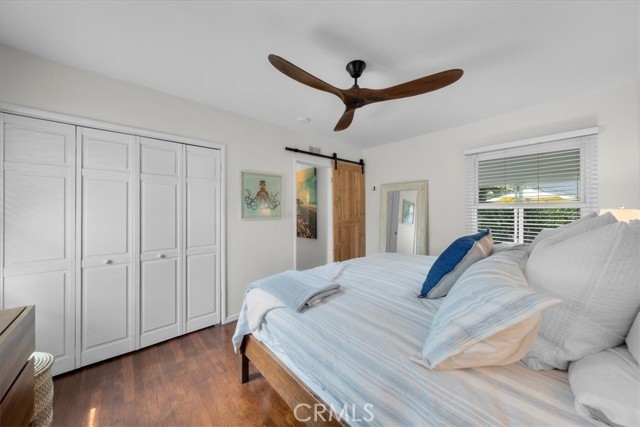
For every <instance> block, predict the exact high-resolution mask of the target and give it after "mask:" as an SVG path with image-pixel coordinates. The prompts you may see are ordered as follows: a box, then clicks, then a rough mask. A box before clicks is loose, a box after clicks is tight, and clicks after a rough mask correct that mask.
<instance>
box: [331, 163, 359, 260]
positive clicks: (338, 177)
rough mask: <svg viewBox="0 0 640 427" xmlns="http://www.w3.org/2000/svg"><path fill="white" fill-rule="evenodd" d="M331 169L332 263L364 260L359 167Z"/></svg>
mask: <svg viewBox="0 0 640 427" xmlns="http://www.w3.org/2000/svg"><path fill="white" fill-rule="evenodd" d="M337 163H338V166H337V169H336V168H335V167H334V168H333V260H334V261H344V260H347V259H351V258H357V257H361V256H364V253H365V247H364V227H365V225H364V173H363V169H362V166H360V165H356V164H351V163H344V162H337Z"/></svg>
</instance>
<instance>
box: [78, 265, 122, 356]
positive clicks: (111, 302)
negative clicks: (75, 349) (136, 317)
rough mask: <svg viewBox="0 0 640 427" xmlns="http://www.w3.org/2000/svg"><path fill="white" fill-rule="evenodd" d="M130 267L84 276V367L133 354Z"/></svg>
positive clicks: (88, 271)
mask: <svg viewBox="0 0 640 427" xmlns="http://www.w3.org/2000/svg"><path fill="white" fill-rule="evenodd" d="M130 276H131V275H130V273H129V265H128V264H120V265H108V266H102V267H89V268H85V269H84V271H83V274H82V320H83V321H82V351H83V356H82V363H83V364H84V365H86V364H88V363H93V362H96V361H99V360H103V359H106V358H109V357H112V356H115V355H118V354H122V353H126V352H128V351H132V350H133V340H132V336H131V335H132V331H131V330H132V328H131V325H132V318H131V312H130V304H131V301H130V295H131V294H132V292H131V291H132V289H131V280H130Z"/></svg>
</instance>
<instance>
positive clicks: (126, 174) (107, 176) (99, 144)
mask: <svg viewBox="0 0 640 427" xmlns="http://www.w3.org/2000/svg"><path fill="white" fill-rule="evenodd" d="M78 135H79V140H80V144H81V146H80V150H78V164H79V170H80V174H81V177H79V179H78V182H79V183H80V185H81V189H80V193H81V197H80V198H79V199H78V204H79V208H80V215H79V216H80V230H81V235H82V244H81V259H82V271H81V283H82V285H81V296H82V297H81V304H80V307H81V318H82V320H81V328H82V329H81V343H82V347H81V361H82V365H83V366H84V365H87V364H90V363H93V362H97V361H99V360H103V359H107V358H109V357H112V356H115V355H118V354H122V353H126V352H128V351H132V350H134V348H135V341H134V330H135V320H134V319H135V317H134V316H135V311H134V310H135V305H134V300H135V293H134V292H135V288H134V286H135V280H134V278H135V275H134V273H135V264H134V256H133V254H134V253H135V252H134V247H133V242H134V240H135V239H134V230H133V224H134V221H133V209H132V208H133V206H134V195H133V185H132V182H133V176H134V175H133V172H134V170H133V165H134V161H133V146H134V141H135V138H134V137H133V136H131V135H125V134H120V133H114V132H105V131H98V130H94V129H86V128H80V129H79V131H78Z"/></svg>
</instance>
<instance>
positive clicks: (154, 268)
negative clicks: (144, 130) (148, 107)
mask: <svg viewBox="0 0 640 427" xmlns="http://www.w3.org/2000/svg"><path fill="white" fill-rule="evenodd" d="M183 149H184V146H183V145H182V144H175V143H170V142H166V141H159V140H153V139H148V138H141V140H140V261H141V264H140V310H141V311H140V315H141V319H140V345H141V346H142V347H145V346H148V345H151V344H155V343H157V342H160V341H164V340H167V339H169V338H173V337H176V336H178V335H181V334H182V333H184V314H183V313H184V308H183V305H184V295H183V294H184V286H182V284H183V283H184V278H183V276H184V274H183V273H184V271H183V252H184V251H183V247H184V246H183V244H182V239H183V232H182V224H183V222H182V216H183V214H182V211H183V206H184V203H183V200H182V186H183V185H182V152H183Z"/></svg>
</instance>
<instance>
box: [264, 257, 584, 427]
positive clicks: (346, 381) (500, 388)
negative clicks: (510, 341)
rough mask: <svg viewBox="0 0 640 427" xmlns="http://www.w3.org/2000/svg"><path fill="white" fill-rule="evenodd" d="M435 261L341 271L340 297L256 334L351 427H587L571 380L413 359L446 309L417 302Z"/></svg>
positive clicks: (283, 315) (364, 262)
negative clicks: (443, 367) (430, 365)
mask: <svg viewBox="0 0 640 427" xmlns="http://www.w3.org/2000/svg"><path fill="white" fill-rule="evenodd" d="M434 260H435V257H426V256H412V255H398V254H378V255H374V256H370V257H366V258H358V259H355V260H350V261H346V262H344V263H341V264H340V265H341V267H342V271H341V273H340V275H339V277H338V278H337V281H338V283H339V284H340V289H341V291H340V292H339V293H338V294H335V295H332V296H330V297H328V298H327V299H326V300H324V301H322V302H321V303H320V304H318V305H317V306H315V307H313V308H310V309H307V310H305V311H303V312H302V313H299V312H295V311H293V310H291V309H288V308H274V309H272V310H271V311H269V312H268V313H266V315H265V316H264V319H263V321H262V323H261V325H260V326H259V329H258V331H256V332H255V333H254V335H256V337H257V338H258V339H260V340H261V341H263V342H265V344H266V345H267V346H268V347H270V348H271V349H272V350H273V351H274V352H275V353H276V354H278V355H279V356H280V358H281V359H282V360H283V362H284V363H285V364H287V365H288V366H289V367H290V368H291V369H292V370H293V371H294V372H295V373H297V374H298V375H299V376H300V377H301V379H302V380H303V381H305V383H306V384H307V385H308V386H309V387H310V388H311V389H312V390H313V391H314V392H316V393H317V394H318V395H319V396H320V397H321V398H322V399H323V400H325V402H327V403H328V404H329V405H332V406H333V407H334V409H336V410H337V412H341V411H342V412H343V415H346V416H347V418H348V421H349V423H350V424H352V425H360V424H361V425H384V426H394V425H402V426H408V425H415V426H432V425H452V426H477V425H485V426H506V425H514V426H533V425H552V426H569V425H583V424H585V421H584V420H583V419H581V418H580V417H579V415H578V414H576V412H575V409H574V396H573V394H572V392H571V388H570V387H569V383H568V379H567V373H566V372H565V371H557V370H556V371H533V370H530V369H529V368H527V367H526V366H525V365H524V364H522V363H521V362H517V363H514V364H511V365H507V366H502V367H487V368H476V369H463V370H453V371H440V370H429V369H427V368H425V367H423V366H421V365H418V364H416V363H414V362H412V361H411V360H410V359H409V357H410V356H414V355H416V354H417V353H419V352H420V349H421V348H422V345H423V343H424V340H425V338H426V336H427V333H428V331H429V326H430V324H431V321H432V319H433V316H434V315H435V312H436V310H437V308H438V306H439V305H440V301H439V300H427V299H419V298H416V295H417V294H418V292H419V290H420V287H421V285H422V282H423V280H424V278H425V276H426V273H427V271H428V269H429V267H430V266H431V264H432V263H433V262H434ZM325 268H326V267H325ZM345 408H348V409H347V410H346V411H345V410H344V409H345Z"/></svg>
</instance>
